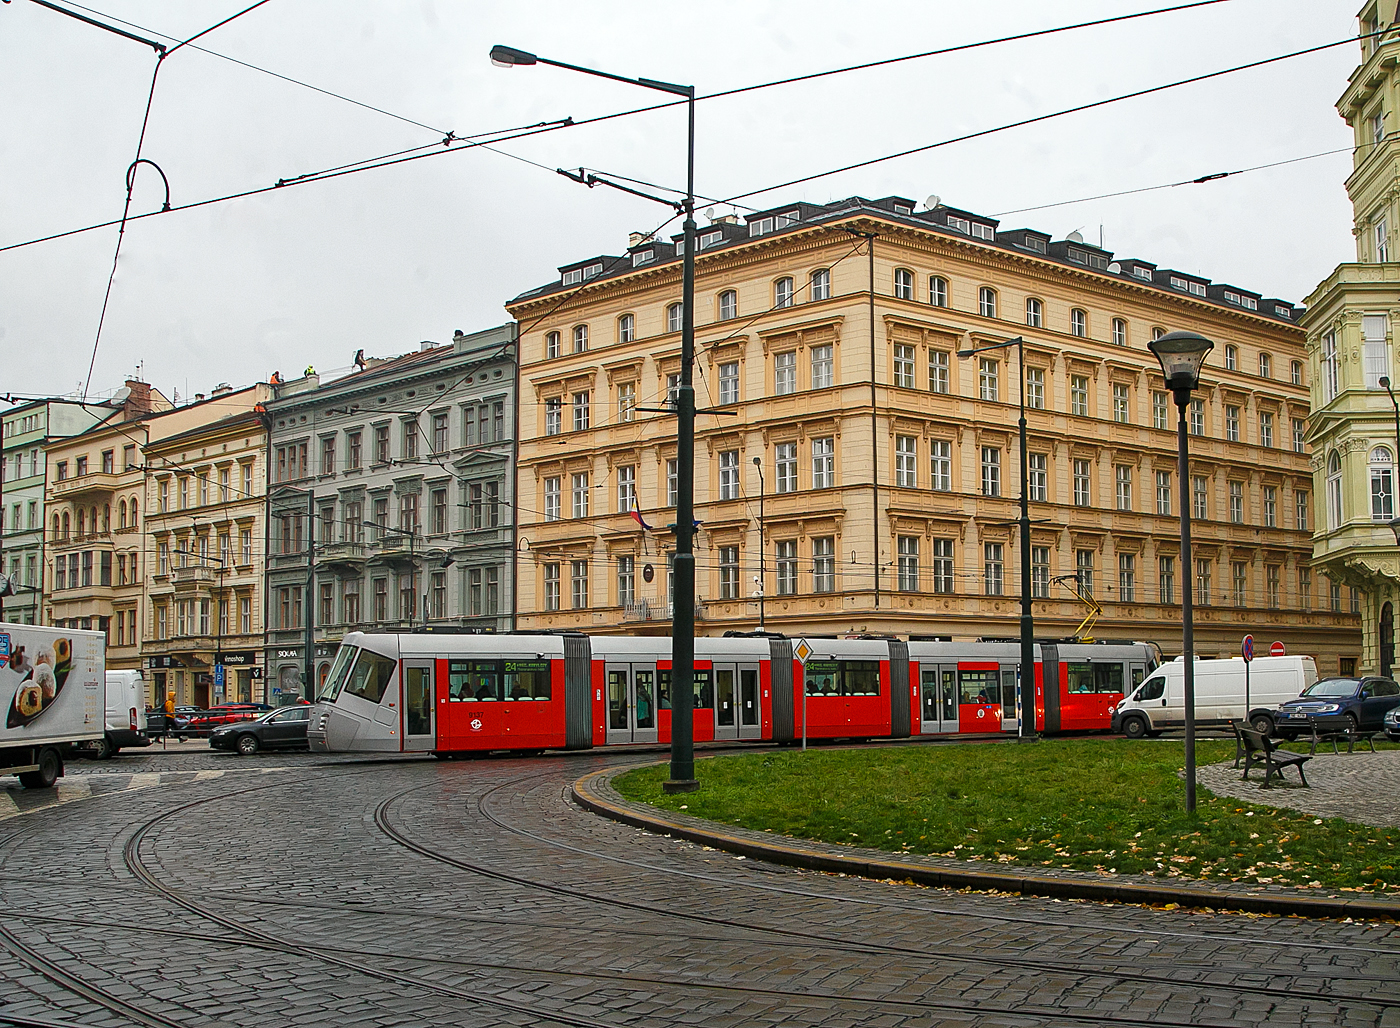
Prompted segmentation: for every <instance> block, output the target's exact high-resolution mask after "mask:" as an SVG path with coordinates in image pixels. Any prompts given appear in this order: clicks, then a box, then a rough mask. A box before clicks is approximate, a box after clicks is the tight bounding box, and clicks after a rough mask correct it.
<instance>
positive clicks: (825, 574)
mask: <svg viewBox="0 0 1400 1028" xmlns="http://www.w3.org/2000/svg"><path fill="white" fill-rule="evenodd" d="M835 591H836V539H835V537H834V536H829V535H825V536H818V537H817V538H815V539H813V540H812V592H814V593H829V592H835Z"/></svg>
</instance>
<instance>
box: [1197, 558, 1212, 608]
mask: <svg viewBox="0 0 1400 1028" xmlns="http://www.w3.org/2000/svg"><path fill="white" fill-rule="evenodd" d="M1210 572H1211V562H1210V560H1209V558H1205V557H1202V558H1198V559H1197V561H1196V602H1197V603H1198V604H1200V605H1201V606H1202V607H1209V606H1210Z"/></svg>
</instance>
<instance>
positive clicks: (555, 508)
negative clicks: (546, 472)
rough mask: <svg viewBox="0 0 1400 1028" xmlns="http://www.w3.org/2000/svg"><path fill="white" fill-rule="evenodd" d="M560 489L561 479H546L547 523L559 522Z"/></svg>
mask: <svg viewBox="0 0 1400 1028" xmlns="http://www.w3.org/2000/svg"><path fill="white" fill-rule="evenodd" d="M559 507H560V489H559V478H558V477H557V476H556V477H553V478H546V479H545V480H544V519H545V520H546V521H558V520H559V517H560V511H559Z"/></svg>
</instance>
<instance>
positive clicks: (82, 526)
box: [64, 507, 87, 539]
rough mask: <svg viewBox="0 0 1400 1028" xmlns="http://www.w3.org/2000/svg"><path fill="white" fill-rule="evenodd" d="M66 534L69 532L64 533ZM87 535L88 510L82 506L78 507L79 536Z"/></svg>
mask: <svg viewBox="0 0 1400 1028" xmlns="http://www.w3.org/2000/svg"><path fill="white" fill-rule="evenodd" d="M64 534H65V535H66V534H67V533H64ZM85 535H87V512H86V511H85V510H83V509H82V508H81V507H79V508H78V538H79V539H81V538H82V537H83V536H85Z"/></svg>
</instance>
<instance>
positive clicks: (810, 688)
mask: <svg viewBox="0 0 1400 1028" xmlns="http://www.w3.org/2000/svg"><path fill="white" fill-rule="evenodd" d="M806 682H807V685H806V688H807V695H808V696H879V695H880V662H879V661H878V660H809V661H807V665H806Z"/></svg>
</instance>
